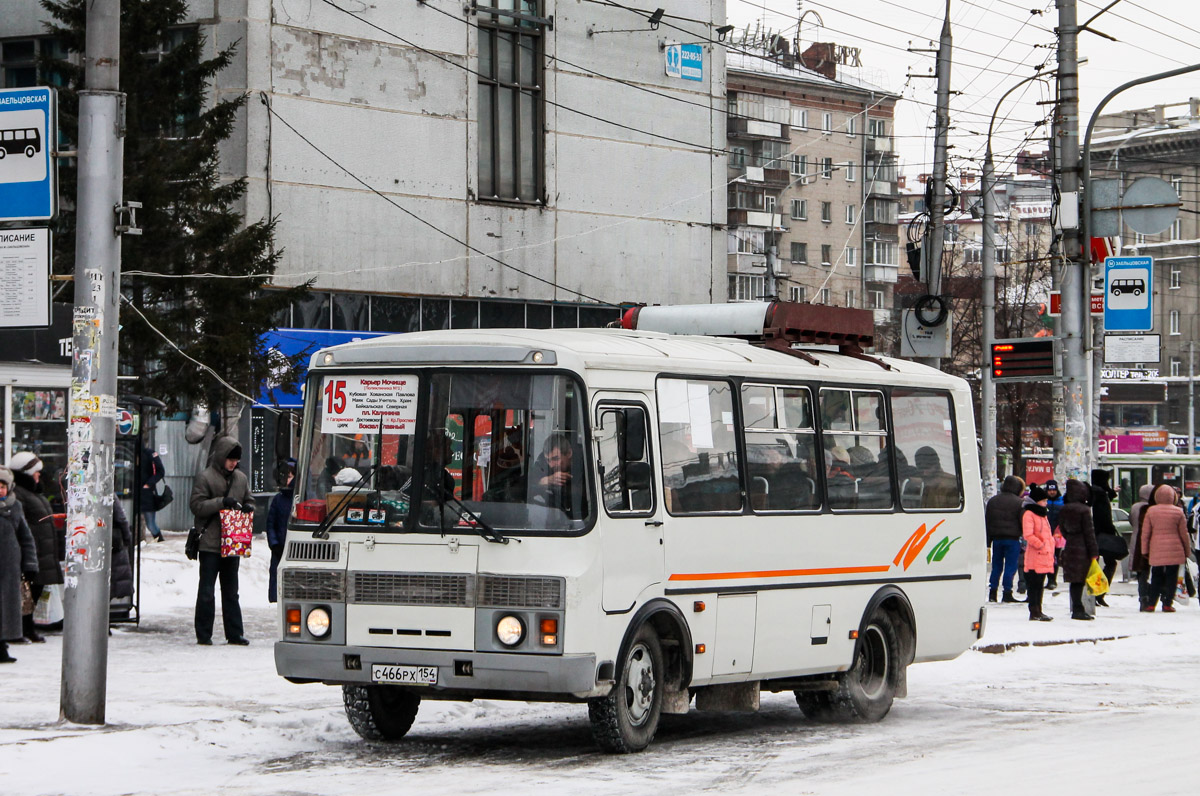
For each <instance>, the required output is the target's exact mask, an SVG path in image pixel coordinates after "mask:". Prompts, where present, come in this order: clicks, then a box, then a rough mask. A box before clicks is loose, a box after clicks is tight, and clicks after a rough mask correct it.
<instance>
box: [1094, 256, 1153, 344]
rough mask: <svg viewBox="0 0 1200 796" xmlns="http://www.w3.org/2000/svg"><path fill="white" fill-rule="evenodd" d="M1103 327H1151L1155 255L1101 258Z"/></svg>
mask: <svg viewBox="0 0 1200 796" xmlns="http://www.w3.org/2000/svg"><path fill="white" fill-rule="evenodd" d="M1104 328H1105V329H1106V330H1107V331H1110V332H1149V331H1151V330H1153V329H1154V259H1153V258H1152V257H1106V258H1105V259H1104Z"/></svg>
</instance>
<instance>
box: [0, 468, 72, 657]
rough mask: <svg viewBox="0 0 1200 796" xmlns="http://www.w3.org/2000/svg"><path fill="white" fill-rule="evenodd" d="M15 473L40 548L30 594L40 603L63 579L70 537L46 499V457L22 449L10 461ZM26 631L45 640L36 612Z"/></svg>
mask: <svg viewBox="0 0 1200 796" xmlns="http://www.w3.org/2000/svg"><path fill="white" fill-rule="evenodd" d="M8 469H9V470H11V471H12V474H13V488H12V492H13V494H14V495H15V496H16V498H17V500H18V501H20V503H21V511H22V513H24V515H25V522H26V523H27V524H28V525H29V531H30V532H31V533H32V534H33V544H34V547H35V548H36V549H37V564H38V566H37V569H38V571H37V575H35V576H34V577H33V579H32V581H30V586H29V589H30V593H31V596H32V597H33V603H34V604H35V605H36V604H37V601H38V598H39V597H41V595H42V591H43V590H44V589H45V588H46V587H47V586H51V585H53V584H55V583H62V582H63V571H62V561H63V560H64V559H65V558H66V557H67V541H66V536H65V535H64V534H61V533H59V532H58V530H57V529H55V527H54V512H53V510H52V509H51V508H50V501H49V500H47V499H46V495H45V490H44V485H43V483H42V476H43V475H44V472H43V467H42V460H41V459H40V458H38V456H37V454H35V453H33V452H32V451H21V452H20V453H16V454H14V455H13V457H12V458H11V459H9V460H8ZM21 625H22V634H23V635H24V637H25V638H26V639H28V640H29V641H33V642H38V643H40V642H42V641H45V639H44V638H42V637H41V635H40V634H38V632H37V629H36V628H35V627H34V626H33V614H32V613H28V614H25V615H24V616H23V617H21Z"/></svg>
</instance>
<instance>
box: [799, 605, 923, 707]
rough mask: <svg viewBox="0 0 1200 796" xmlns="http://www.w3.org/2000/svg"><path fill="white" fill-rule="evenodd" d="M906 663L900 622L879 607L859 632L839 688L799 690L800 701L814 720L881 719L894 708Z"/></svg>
mask: <svg viewBox="0 0 1200 796" xmlns="http://www.w3.org/2000/svg"><path fill="white" fill-rule="evenodd" d="M903 665H904V664H903V663H902V662H901V660H900V637H899V634H898V632H897V630H896V623H895V621H894V620H893V619H892V617H891V615H890V614H888V613H887V612H886V611H876V612H875V613H874V614H873V615H872V616H871V619H870V621H869V622H867V623H866V626H865V627H864V628H863V630H862V632H861V633H860V634H859V639H858V644H857V645H855V648H854V662H853V663H852V664H851V666H850V668H849V670H847V671H845V672H843V673H842V674H840V675H838V679H837V689H836V690H835V691H816V692H805V691H800V692H797V693H796V703H797V704H798V705H799V706H800V710H802V711H803V712H804V715H805V716H807V717H808V718H810V719H812V720H813V721H836V722H861V723H867V722H876V721H879V720H880V719H882V718H883V717H884V716H886V715H887V714H888V711H889V710H891V709H892V702H894V701H895V699H896V686H897V684H898V683H899V682H900V674H901V671H900V667H902V666H903Z"/></svg>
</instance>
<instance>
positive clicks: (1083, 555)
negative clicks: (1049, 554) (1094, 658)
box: [1058, 478, 1100, 620]
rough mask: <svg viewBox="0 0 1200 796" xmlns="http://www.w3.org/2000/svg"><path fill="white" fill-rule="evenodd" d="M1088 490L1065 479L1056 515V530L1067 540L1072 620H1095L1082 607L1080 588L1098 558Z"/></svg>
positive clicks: (1065, 567)
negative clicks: (1062, 494) (1065, 486)
mask: <svg viewBox="0 0 1200 796" xmlns="http://www.w3.org/2000/svg"><path fill="white" fill-rule="evenodd" d="M1090 496H1091V489H1090V488H1089V487H1088V485H1087V484H1085V483H1083V482H1082V481H1076V480H1075V479H1074V478H1069V479H1067V489H1066V494H1065V495H1064V497H1063V507H1062V511H1060V512H1058V530H1059V533H1061V534H1062V536H1063V538H1064V539H1065V540H1066V546H1065V547H1063V551H1062V570H1063V580H1065V581H1066V582H1067V583H1068V584H1069V585H1070V587H1071V618H1072V619H1080V620H1089V619H1095V617H1094V616H1089V615H1088V613H1087V611H1085V610H1084V608H1083V587H1084V584H1085V583H1086V581H1087V574H1088V569H1090V568H1091V566H1092V562H1093V561H1095V560H1096V559H1097V558H1098V557H1099V556H1100V550H1099V549H1098V548H1097V547H1096V533H1095V531H1093V530H1092V510H1091V508H1090V507H1089V506H1088V498H1089V497H1090Z"/></svg>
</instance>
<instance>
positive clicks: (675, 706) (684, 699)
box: [662, 688, 692, 716]
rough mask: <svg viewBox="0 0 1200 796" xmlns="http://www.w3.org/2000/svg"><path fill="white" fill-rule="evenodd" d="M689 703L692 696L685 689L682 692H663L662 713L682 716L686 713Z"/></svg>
mask: <svg viewBox="0 0 1200 796" xmlns="http://www.w3.org/2000/svg"><path fill="white" fill-rule="evenodd" d="M691 702H692V695H691V693H690V692H689V691H688V690H687V689H686V688H685V689H683V690H682V691H664V692H663V702H662V712H663V713H671V714H673V715H676V716H682V715H684V714H685V713H687V712H688V708H689V707H690V705H691Z"/></svg>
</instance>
